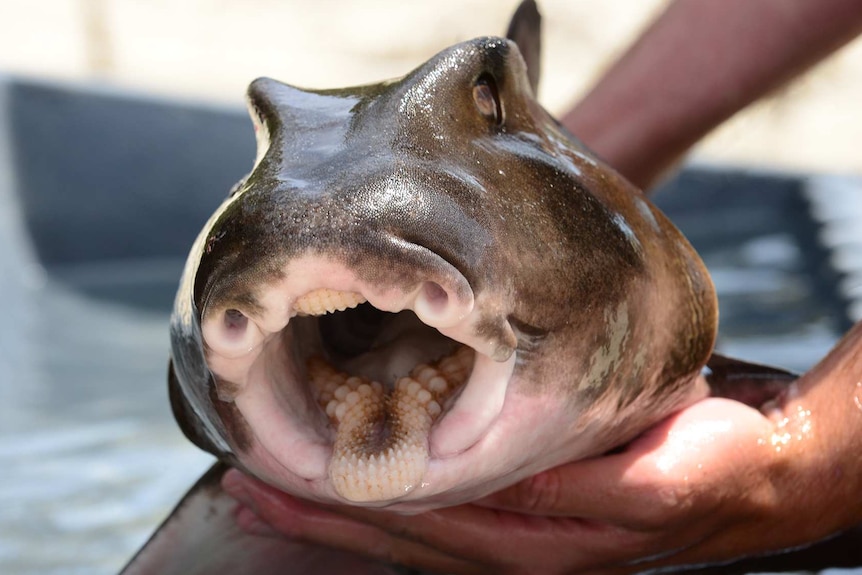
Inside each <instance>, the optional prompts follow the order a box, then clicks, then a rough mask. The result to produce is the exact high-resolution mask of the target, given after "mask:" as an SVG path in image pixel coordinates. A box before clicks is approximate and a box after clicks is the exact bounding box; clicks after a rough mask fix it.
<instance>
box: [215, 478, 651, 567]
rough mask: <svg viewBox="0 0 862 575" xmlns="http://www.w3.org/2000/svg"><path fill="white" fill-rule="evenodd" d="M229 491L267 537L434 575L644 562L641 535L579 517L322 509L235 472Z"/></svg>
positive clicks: (474, 510)
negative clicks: (623, 558) (629, 559)
mask: <svg viewBox="0 0 862 575" xmlns="http://www.w3.org/2000/svg"><path fill="white" fill-rule="evenodd" d="M223 485H224V487H225V490H226V491H227V492H228V493H230V494H231V495H232V496H234V497H235V498H237V499H238V500H240V501H242V502H243V503H244V504H246V505H248V506H249V507H252V508H253V509H254V510H255V513H256V514H258V515H259V516H260V518H261V519H262V520H263V521H264V522H265V524H266V526H267V528H266V529H265V530H264V531H263V533H264V534H269V532H268V529H270V528H271V529H274V530H275V531H276V532H278V533H281V534H283V535H285V536H287V537H293V538H298V539H302V540H305V541H310V542H314V543H318V544H323V545H328V546H331V547H336V548H340V549H344V550H348V551H352V552H356V553H360V554H362V555H364V556H366V557H373V558H375V559H378V560H380V561H386V562H395V563H399V564H403V565H408V566H412V567H417V568H421V569H427V570H432V571H439V572H447V573H457V574H461V573H463V574H471V573H487V572H493V573H524V572H530V573H565V572H569V570H570V569H569V568H570V567H572V566H577V567H578V569H580V568H584V567H596V566H599V565H603V564H605V563H607V562H608V561H610V560H611V559H613V560H616V557H617V556H618V555H619V554H621V553H622V554H624V555H627V556H639V555H640V553H641V550H642V549H643V544H642V542H641V541H640V539H639V538H637V537H632V536H630V535H629V534H627V533H623V532H617V531H616V530H613V529H610V530H606V529H604V528H602V527H600V526H596V525H591V524H588V523H583V522H580V521H578V520H573V519H572V520H570V519H565V518H541V517H534V516H528V515H521V514H517V513H509V512H503V511H498V510H493V509H487V508H481V507H477V506H472V505H463V506H459V507H453V508H448V509H441V510H437V511H430V512H426V513H422V514H419V515H413V516H403V515H398V514H394V513H389V512H383V511H380V510H371V509H363V508H358V507H337V508H328V509H322V508H319V507H317V506H314V505H312V504H309V503H306V502H302V501H299V500H297V499H295V498H293V497H291V496H289V495H286V494H284V493H281V492H279V491H278V490H276V489H273V488H271V487H269V486H267V485H265V484H263V483H261V482H259V481H257V480H255V479H252V478H249V477H246V476H243V475H242V474H239V472H235V471H231V472H229V474H226V476H225V479H224V480H223ZM251 525H254V524H253V522H247V523H246V525H245V527H246V528H249V526H251ZM252 530H254V531H256V529H254V528H252ZM525 569H527V571H525Z"/></svg>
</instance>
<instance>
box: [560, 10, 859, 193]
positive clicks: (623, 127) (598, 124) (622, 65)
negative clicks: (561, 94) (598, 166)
mask: <svg viewBox="0 0 862 575" xmlns="http://www.w3.org/2000/svg"><path fill="white" fill-rule="evenodd" d="M860 33H862V3H860V2H859V1H858V0H789V1H788V0H677V1H676V2H673V3H672V4H670V5H669V7H668V8H667V10H666V11H665V12H664V13H663V14H661V15H660V16H659V17H658V18H657V19H656V20H655V21H654V22H653V23H652V25H651V26H649V28H648V29H647V30H646V31H645V32H644V33H643V35H642V36H641V37H640V39H639V40H638V41H637V42H636V43H635V44H634V45H632V47H631V48H629V50H628V51H627V52H626V53H625V54H624V55H623V56H622V57H621V58H620V59H619V60H618V61H617V62H616V63H615V64H613V65H612V66H611V67H610V69H609V70H608V71H607V72H606V73H605V74H604V75H603V76H602V77H601V79H600V80H599V82H598V83H597V84H596V85H595V87H594V88H593V89H592V90H591V91H590V92H589V93H588V94H587V95H586V96H585V97H584V98H583V100H581V101H580V102H579V103H577V104H576V105H575V106H574V107H573V108H572V109H571V110H570V111H569V112H568V113H567V114H565V116H564V117H563V118H562V122H563V124H564V125H565V126H566V127H567V128H568V129H569V130H571V131H572V133H574V134H575V135H576V136H578V137H579V138H580V139H582V140H583V141H584V142H585V143H586V144H587V145H588V146H589V147H591V148H592V149H593V150H594V151H595V152H596V153H598V154H599V156H601V157H602V158H604V159H605V160H606V161H607V162H608V163H610V164H611V165H612V166H614V167H615V168H616V169H617V170H619V171H620V172H621V173H622V174H623V175H625V176H626V177H627V178H629V179H630V180H631V181H632V182H634V183H635V184H636V185H638V186H639V187H641V188H644V189H647V188H649V187H650V186H651V185H653V184H654V183H655V182H656V180H657V179H658V178H659V177H660V176H661V175H662V174H663V173H665V172H666V171H667V170H668V169H669V168H671V167H672V166H673V165H674V164H675V163H676V162H677V161H679V159H680V158H681V157H682V156H683V155H684V154H685V153H686V151H688V149H689V148H690V147H691V146H693V145H694V144H695V143H696V142H697V141H698V140H699V139H700V138H702V137H703V136H705V135H706V134H707V133H708V132H709V131H710V130H712V129H713V128H715V127H716V126H717V125H719V124H720V123H721V122H723V121H724V120H726V119H727V118H729V117H730V116H732V115H733V114H734V113H736V112H737V111H739V110H741V109H742V108H744V107H745V106H747V105H748V104H750V103H751V102H753V101H755V100H757V99H758V98H760V97H762V96H764V95H765V94H767V93H769V92H771V91H772V90H774V89H776V88H778V87H779V86H781V85H782V84H784V83H786V82H787V81H788V80H790V79H791V78H793V77H795V76H797V75H799V74H801V73H802V72H804V71H805V70H807V69H808V68H810V67H811V66H813V65H814V64H816V63H817V62H818V61H820V60H822V59H823V58H824V57H826V56H827V55H829V54H830V53H832V52H833V51H835V50H837V49H838V48H840V47H841V46H843V45H844V44H846V43H847V42H848V41H850V40H851V39H853V38H854V37H856V36H857V35H858V34H860Z"/></svg>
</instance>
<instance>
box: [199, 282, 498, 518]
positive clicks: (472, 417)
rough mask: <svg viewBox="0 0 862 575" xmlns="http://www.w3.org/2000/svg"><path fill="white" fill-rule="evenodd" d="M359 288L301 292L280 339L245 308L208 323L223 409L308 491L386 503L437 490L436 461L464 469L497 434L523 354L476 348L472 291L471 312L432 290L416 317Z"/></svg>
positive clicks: (423, 293) (416, 304)
mask: <svg viewBox="0 0 862 575" xmlns="http://www.w3.org/2000/svg"><path fill="white" fill-rule="evenodd" d="M348 283H350V282H348ZM349 287H352V288H353V289H347V290H344V289H334V288H333V287H329V286H326V287H314V288H312V289H309V290H307V291H305V292H304V293H301V294H299V295H294V294H291V293H290V291H289V290H288V291H287V292H285V295H286V298H285V299H286V300H287V301H288V302H289V310H290V311H289V316H290V317H289V318H288V321H287V322H286V324H285V325H284V326H282V327H281V328H280V329H278V330H272V329H271V328H272V326H273V324H277V323H278V322H277V321H274V320H273V319H272V318H270V317H267V316H265V315H261V314H260V313H258V314H253V313H248V314H247V313H246V312H244V311H243V310H242V309H238V308H236V307H230V308H227V309H223V310H220V311H219V312H217V313H214V314H213V313H210V314H205V316H204V317H205V319H204V322H203V334H204V340H205V342H206V348H207V360H208V363H209V366H210V369H211V371H212V372H213V374H214V375H215V379H216V382H217V387H218V390H219V397H220V399H222V400H224V401H233V402H234V403H235V404H236V406H237V407H238V409H239V412H240V413H241V414H242V418H243V419H244V420H245V421H244V424H245V426H246V427H247V428H250V429H251V431H252V434H253V436H254V438H255V442H256V443H257V444H258V445H259V447H260V448H262V451H263V452H265V453H266V456H267V457H268V458H269V459H270V460H271V461H272V462H275V463H276V464H277V466H281V467H282V468H283V469H284V470H285V471H287V472H288V473H289V474H292V475H293V476H295V477H298V478H301V479H302V480H305V481H306V484H308V482H311V483H318V484H319V483H321V482H323V483H328V487H327V488H326V490H330V488H331V491H333V492H334V494H335V496H336V497H337V498H338V499H341V500H344V501H350V502H361V503H368V504H375V503H380V504H385V503H387V502H394V501H396V500H399V499H403V498H409V497H410V494H411V493H414V494H415V492H416V491H417V488H419V487H421V486H424V484H425V479H426V469H427V466H428V461H429V459H431V458H432V457H433V458H435V459H446V458H451V457H454V456H456V455H458V454H460V453H462V452H464V451H466V450H468V449H470V447H471V446H473V445H474V444H476V442H478V441H479V440H480V439H481V438H482V437H483V436H484V435H485V434H486V433H487V432H488V430H489V429H490V428H491V427H492V424H493V423H494V421H495V420H496V418H497V416H498V415H499V414H500V412H501V411H502V408H503V404H504V400H505V394H506V390H507V387H508V383H509V379H510V377H511V374H512V371H513V367H514V363H515V353H514V346H512V352H511V353H509V356H508V357H506V358H500V357H499V354H498V357H497V358H496V359H492V358H491V357H490V356H489V355H488V354H486V353H482V351H480V350H477V349H475V347H481V346H482V344H481V343H480V345H478V346H473V345H469V343H475V342H477V339H478V338H477V336H475V335H474V332H475V329H473V327H472V326H473V324H475V321H474V318H473V316H472V312H473V309H472V308H473V301H472V292H471V293H470V300H469V302H468V303H469V305H464V304H463V301H457V300H456V301H454V303H452V300H453V299H455V298H452V297H451V292H450V291H447V290H445V289H443V288H440V286H438V285H436V284H434V285H433V286H432V287H430V288H429V287H428V285H423V286H420V288H419V289H418V290H417V291H418V292H419V293H418V295H415V294H414V297H413V299H412V300H410V298H407V299H408V300H410V304H411V305H410V306H409V309H404V308H406V307H408V306H404V305H403V301H402V302H396V303H395V304H393V303H392V302H391V298H388V297H387V296H386V294H382V295H381V294H380V293H376V292H375V291H374V290H373V289H369V288H367V287H366V288H364V289H363V287H364V286H356V282H353V285H350V286H349ZM357 287H359V289H357ZM276 289H277V288H276ZM441 291H442V295H441ZM265 297H266V298H267V299H272V296H271V295H267V296H265ZM435 298H436V301H435ZM400 299H402V300H403V299H404V298H403V297H402V298H400ZM369 300H370V301H369ZM441 300H442V301H443V304H442V305H441V303H440V302H441ZM371 302H374V303H376V304H377V305H373V304H372V303H371ZM381 302H382V305H381ZM447 304H452V305H453V306H456V307H457V306H460V307H461V309H460V310H456V311H454V312H453V310H452V309H447V307H446V305H447ZM378 306H379V307H378ZM399 307H401V308H402V309H400V310H399V309H398V308H399ZM380 308H384V309H386V308H388V309H387V310H386V311H383V310H382V309H380ZM434 314H436V315H434ZM429 317H430V323H438V325H436V326H432V325H429ZM441 318H444V319H443V320H441ZM267 327H269V328H270V329H269V330H267ZM276 327H278V326H277V325H276ZM238 342H240V343H238ZM485 343H488V342H487V338H486V341H485ZM498 348H499V346H497V347H496V348H495V347H494V346H493V345H492V346H491V349H498ZM501 359H502V361H501ZM219 382H226V384H223V385H219ZM239 456H240V458H242V455H241V454H240V455H239ZM267 467H269V468H270V469H272V468H273V467H274V466H273V465H272V464H270V465H268V466H267ZM293 483H294V484H295V483H296V481H294V482H293ZM432 489H433V487H432ZM419 491H421V490H419Z"/></svg>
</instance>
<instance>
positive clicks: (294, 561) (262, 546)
mask: <svg viewBox="0 0 862 575" xmlns="http://www.w3.org/2000/svg"><path fill="white" fill-rule="evenodd" d="M228 469H229V467H228V466H227V465H225V464H223V463H216V464H215V465H214V466H213V467H211V468H210V470H209V471H207V472H206V473H205V474H204V476H203V477H201V478H200V479H199V480H198V482H197V483H196V484H195V485H194V487H192V488H191V489H190V490H189V492H188V493H187V494H186V495H185V497H183V499H182V500H181V501H180V503H179V504H178V505H177V506H176V508H175V509H174V510H173V512H172V513H171V514H170V516H169V517H168V518H167V519H166V520H165V522H164V523H162V525H161V526H160V527H159V529H158V530H157V531H156V532H155V534H153V536H152V537H151V538H150V540H149V541H148V542H147V544H146V545H145V546H144V547H143V549H141V550H140V551H139V552H138V553H137V555H135V557H134V558H132V560H131V561H130V562H129V564H128V565H126V567H125V568H124V569H123V571H122V573H121V575H210V574H213V575H215V574H218V575H231V574H234V575H239V574H247V573H254V574H255V575H276V574H279V575H283V574H289V575H311V574H320V573H326V574H328V575H329V574H332V575H338V574H344V575H347V574H350V575H356V574H363V575H394V574H395V573H396V571H394V570H392V569H391V568H389V567H386V566H383V565H380V564H371V563H369V562H368V561H366V560H364V559H362V558H360V557H357V556H355V555H351V554H348V553H344V552H340V551H335V550H332V549H328V548H325V547H320V546H316V545H310V544H307V543H302V542H299V541H291V540H289V539H287V538H272V537H262V536H258V535H252V534H249V533H246V532H244V531H243V530H241V529H240V528H239V527H238V526H237V524H236V522H235V520H234V514H235V512H236V509H237V505H238V504H237V502H236V500H234V499H232V498H231V497H230V496H228V495H227V494H226V493H225V492H224V491H223V490H222V488H221V478H222V476H223V475H224V473H225V472H226V471H227V470H228Z"/></svg>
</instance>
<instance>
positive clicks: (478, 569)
mask: <svg viewBox="0 0 862 575" xmlns="http://www.w3.org/2000/svg"><path fill="white" fill-rule="evenodd" d="M810 418H811V414H810V413H809V412H807V411H804V410H803V411H799V412H798V413H797V414H796V415H794V416H793V417H784V416H783V415H782V416H780V417H779V418H778V419H770V418H767V417H765V416H764V415H762V414H761V413H760V412H758V411H756V410H754V409H752V408H749V407H747V406H745V405H743V404H741V403H737V402H734V401H730V400H723V399H707V400H704V401H702V402H699V403H697V404H695V405H693V406H691V407H689V408H687V409H685V410H683V411H681V412H679V413H678V414H676V415H674V416H672V417H670V418H668V419H667V420H665V421H664V422H662V423H661V424H659V425H658V426H656V427H654V428H653V429H651V430H650V431H648V432H647V433H646V434H644V435H642V436H641V437H639V438H638V439H636V440H635V441H633V442H632V443H631V444H629V445H628V446H627V447H626V448H625V449H624V450H623V451H622V452H620V453H615V454H612V455H607V456H603V457H597V458H594V459H591V460H586V461H581V462H576V463H571V464H568V465H565V466H562V467H559V468H557V469H553V470H550V471H546V472H544V473H541V474H539V475H537V476H535V477H533V478H531V479H528V480H526V481H523V482H521V483H519V484H517V485H515V486H513V487H511V488H509V489H506V490H504V491H501V492H499V493H497V494H494V495H492V496H489V497H487V498H485V499H483V500H480V501H477V502H475V503H474V504H469V505H461V506H458V507H452V508H448V509H440V510H435V511H430V512H426V513H423V514H420V515H415V516H402V515H398V514H394V513H391V512H386V511H380V510H369V509H362V508H354V507H325V508H323V507H317V506H315V505H313V504H310V503H308V502H303V501H299V500H297V499H294V498H292V497H290V496H288V495H286V494H283V493H281V492H279V491H277V490H275V489H273V488H271V487H268V486H267V485H265V484H263V483H260V482H258V481H256V480H254V479H251V478H249V477H246V476H244V475H242V474H241V473H239V472H236V471H232V472H230V473H229V474H228V475H227V476H226V477H225V480H224V488H225V489H226V490H227V491H228V492H229V493H230V494H231V495H233V496H234V497H235V498H237V499H238V500H240V501H241V502H242V503H243V504H244V505H245V506H246V507H247V509H245V510H244V511H243V512H242V513H240V514H239V518H240V519H239V520H240V522H241V524H242V525H243V526H244V527H245V528H246V529H249V530H252V531H257V532H260V533H264V534H269V535H273V534H277V533H280V534H284V535H287V536H290V537H296V538H299V539H303V540H308V541H313V542H317V543H321V544H324V545H329V546H333V547H338V548H342V549H346V550H350V551H354V552H356V553H360V554H362V555H366V556H371V557H373V558H376V559H379V560H381V561H384V562H395V563H400V564H404V565H409V566H414V567H419V568H423V569H428V570H432V571H439V572H447V573H483V572H494V573H632V572H637V571H641V570H644V569H647V568H651V567H654V566H659V565H666V564H672V565H690V564H698V563H705V562H714V561H722V560H728V559H733V558H738V557H740V556H744V555H747V554H752V553H762V552H764V551H768V550H777V549H782V548H786V547H789V546H792V545H798V544H802V543H805V542H808V541H812V540H815V539H818V538H820V537H822V536H824V535H826V534H828V533H830V530H829V527H827V526H826V525H825V524H823V522H820V521H817V520H815V518H816V517H818V515H821V514H822V512H823V502H822V501H820V499H821V497H820V495H821V494H822V493H823V491H824V490H823V488H822V487H819V488H817V489H813V487H814V484H813V483H812V481H814V476H815V475H816V474H812V473H811V470H812V465H811V462H810V461H809V459H810V458H809V457H808V455H809V454H811V452H812V448H814V450H815V451H816V449H817V448H816V447H815V444H816V443H817V442H816V436H815V435H814V434H812V432H811V429H812V426H811V419H810ZM252 510H253V512H252Z"/></svg>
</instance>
